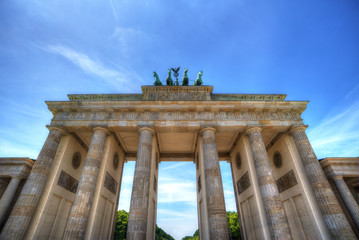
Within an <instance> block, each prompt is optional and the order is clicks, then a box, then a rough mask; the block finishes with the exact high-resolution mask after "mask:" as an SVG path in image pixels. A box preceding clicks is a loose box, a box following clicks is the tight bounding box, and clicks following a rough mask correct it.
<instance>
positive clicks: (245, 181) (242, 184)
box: [237, 172, 251, 195]
mask: <svg viewBox="0 0 359 240" xmlns="http://www.w3.org/2000/svg"><path fill="white" fill-rule="evenodd" d="M250 186H251V181H250V180H249V174H248V172H246V173H245V174H243V176H242V177H241V178H240V179H239V180H238V182H237V189H238V195H241V193H243V192H244V191H245V190H247V189H248V188H249V187H250Z"/></svg>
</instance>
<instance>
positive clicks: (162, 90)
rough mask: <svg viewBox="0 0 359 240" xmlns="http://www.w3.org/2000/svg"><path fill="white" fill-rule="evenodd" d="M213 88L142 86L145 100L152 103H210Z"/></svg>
mask: <svg viewBox="0 0 359 240" xmlns="http://www.w3.org/2000/svg"><path fill="white" fill-rule="evenodd" d="M212 91H213V86H185V87H184V86H142V92H143V99H144V100H151V101H206V100H207V101H210V100H211V93H212Z"/></svg>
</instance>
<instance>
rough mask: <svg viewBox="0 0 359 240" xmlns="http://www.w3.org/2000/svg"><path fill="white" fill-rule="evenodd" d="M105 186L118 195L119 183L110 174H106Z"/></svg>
mask: <svg viewBox="0 0 359 240" xmlns="http://www.w3.org/2000/svg"><path fill="white" fill-rule="evenodd" d="M103 185H104V186H105V188H107V190H109V191H110V192H112V193H113V194H114V195H116V190H117V185H118V183H117V181H116V180H115V179H114V178H113V177H112V176H111V175H110V174H109V173H108V172H106V177H105V182H104V184H103Z"/></svg>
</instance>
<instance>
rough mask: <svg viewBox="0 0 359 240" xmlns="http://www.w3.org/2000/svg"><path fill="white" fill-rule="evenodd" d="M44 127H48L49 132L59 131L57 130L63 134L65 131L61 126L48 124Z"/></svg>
mask: <svg viewBox="0 0 359 240" xmlns="http://www.w3.org/2000/svg"><path fill="white" fill-rule="evenodd" d="M46 127H47V129H49V131H50V132H51V131H59V132H61V133H62V134H65V133H66V131H65V129H63V128H62V127H57V126H50V125H47V126H46Z"/></svg>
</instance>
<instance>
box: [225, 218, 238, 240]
mask: <svg viewBox="0 0 359 240" xmlns="http://www.w3.org/2000/svg"><path fill="white" fill-rule="evenodd" d="M227 222H228V229H229V236H230V239H231V240H237V239H238V240H239V239H241V232H240V229H239V222H238V214H237V213H236V212H227Z"/></svg>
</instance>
